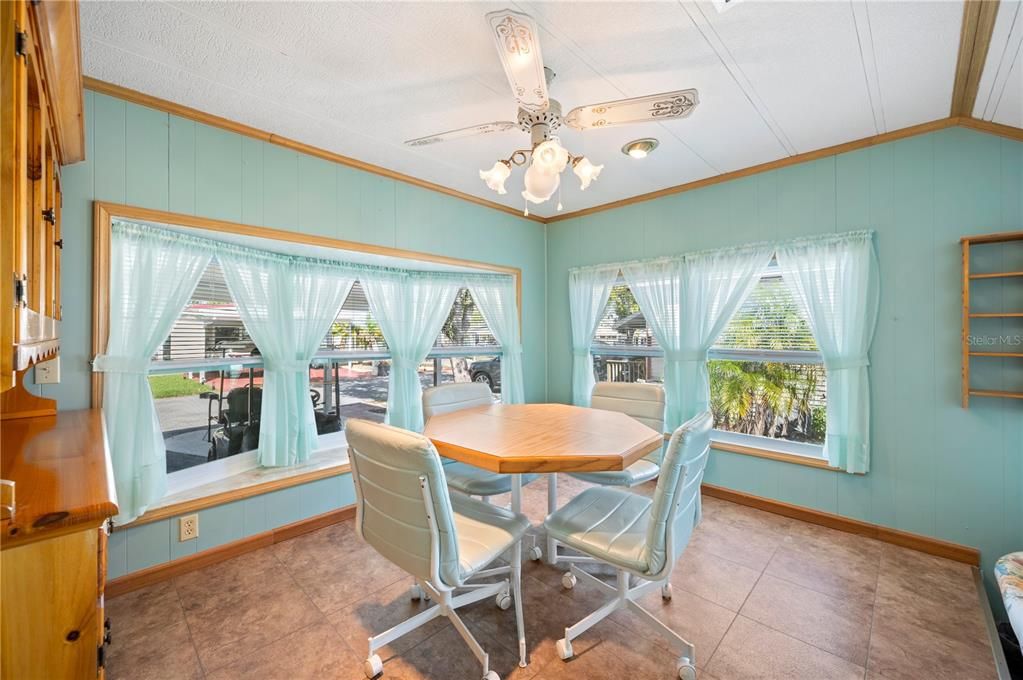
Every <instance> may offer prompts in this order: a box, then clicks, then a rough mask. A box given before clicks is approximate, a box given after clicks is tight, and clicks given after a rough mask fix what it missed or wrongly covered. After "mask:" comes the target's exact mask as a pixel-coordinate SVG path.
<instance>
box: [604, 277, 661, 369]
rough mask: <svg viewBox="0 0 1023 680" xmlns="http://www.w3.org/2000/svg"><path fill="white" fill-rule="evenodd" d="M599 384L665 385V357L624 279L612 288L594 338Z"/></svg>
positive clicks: (619, 279) (620, 279) (619, 280)
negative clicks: (638, 383) (637, 383)
mask: <svg viewBox="0 0 1023 680" xmlns="http://www.w3.org/2000/svg"><path fill="white" fill-rule="evenodd" d="M593 371H594V378H595V379H596V380H597V382H663V380H664V355H663V352H662V351H661V348H660V346H659V345H658V344H657V339H656V338H654V334H653V332H651V330H650V328H649V326H647V323H646V318H645V317H644V316H643V312H641V311H640V309H639V303H638V302H636V298H635V297H634V296H633V294H632V291H631V290H630V289H629V286H628V284H626V283H625V280H624V279H623V278H621V277H620V276H619V278H618V281H617V282H616V283H615V285H614V287H613V288H612V289H611V295H610V296H609V297H608V301H607V307H605V309H604V315H603V316H602V317H601V319H600V323H598V324H597V332H596V334H595V335H594V338H593Z"/></svg>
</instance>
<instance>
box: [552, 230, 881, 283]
mask: <svg viewBox="0 0 1023 680" xmlns="http://www.w3.org/2000/svg"><path fill="white" fill-rule="evenodd" d="M873 237H874V230H873V229H859V230H855V231H845V232H840V233H837V234H815V235H813V236H799V237H796V238H792V239H785V240H780V241H757V242H754V243H744V244H740V245H737V246H725V247H722V248H708V249H705V250H693V251H689V252H686V253H679V254H677V255H663V256H661V257H652V258H646V259H640V260H626V261H624V262H607V263H601V264H589V265H581V266H578V267H570V268H569V270H568V273H569V274H573V273H576V272H592V271H611V270H618V271H621V270H622V269H623V268H624V267H628V266H633V265H643V264H663V263H667V262H684V261H685V260H687V259H692V258H697V257H712V256H716V255H727V254H732V253H741V252H746V251H749V250H757V249H761V248H774V249H778V248H782V247H786V246H794V245H800V244H803V243H837V242H840V241H847V240H852V239H857V238H867V239H873Z"/></svg>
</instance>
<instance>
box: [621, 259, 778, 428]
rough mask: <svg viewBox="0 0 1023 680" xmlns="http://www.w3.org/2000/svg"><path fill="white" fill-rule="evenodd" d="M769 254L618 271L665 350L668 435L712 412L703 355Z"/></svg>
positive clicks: (636, 266)
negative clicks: (683, 424) (621, 272)
mask: <svg viewBox="0 0 1023 680" xmlns="http://www.w3.org/2000/svg"><path fill="white" fill-rule="evenodd" d="M772 253H773V250H772V248H770V247H769V246H751V247H743V248H734V249H728V250H721V251H708V252H705V253H693V254H689V255H686V256H685V257H684V258H681V259H671V260H661V261H653V262H646V263H636V264H628V265H625V266H624V267H623V268H622V271H623V273H624V275H625V280H626V281H627V282H628V284H629V288H630V289H631V290H632V293H633V295H635V297H636V302H638V303H639V307H640V309H641V310H643V315H644V317H645V318H646V320H647V323H648V324H649V325H650V330H651V331H652V332H653V334H654V337H656V338H657V342H658V343H660V345H661V347H662V348H663V349H664V394H665V401H666V404H665V413H664V427H665V429H666V430H667V431H668V432H671V431H673V430H674V429H675V428H677V427H678V426H679V425H681V424H682V423H684V422H686V421H687V420H689V419H690V418H692V417H693V416H696V415H698V414H699V413H701V412H703V411H706V410H707V409H709V408H710V377H709V374H708V373H707V351H708V350H710V347H711V345H713V344H714V341H715V340H717V337H718V336H719V335H720V334H721V331H723V330H724V328H725V326H726V325H727V324H728V321H729V320H730V319H731V318H732V315H733V314H734V313H735V310H736V309H738V308H739V306H741V305H742V303H743V301H744V300H745V299H746V296H747V295H749V293H750V291H751V290H753V286H754V285H756V282H757V280H758V278H759V277H760V274H761V273H762V272H763V270H764V268H765V267H766V266H767V263H768V262H770V260H771V255H772Z"/></svg>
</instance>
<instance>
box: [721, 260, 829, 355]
mask: <svg viewBox="0 0 1023 680" xmlns="http://www.w3.org/2000/svg"><path fill="white" fill-rule="evenodd" d="M714 348H715V349H752V350H764V351H806V352H816V351H818V348H817V342H816V341H815V340H814V338H813V333H812V332H811V331H810V326H809V324H807V322H806V317H805V315H804V314H803V312H802V310H801V309H800V307H799V305H798V304H797V303H796V299H795V297H794V295H793V292H792V289H791V287H790V286H789V284H788V283H787V282H786V281H785V280H784V279H783V278H782V277H781V275H779V274H777V273H775V272H769V273H768V274H766V275H764V276H763V277H762V278H761V279H760V281H759V282H758V283H757V285H756V287H755V288H754V289H753V292H752V293H750V296H749V297H748V298H747V299H746V302H744V303H743V305H742V307H740V308H739V310H738V311H737V312H736V313H735V316H733V317H732V319H731V321H729V323H728V326H726V327H725V330H724V332H723V333H721V335H720V337H718V340H717V342H715V343H714Z"/></svg>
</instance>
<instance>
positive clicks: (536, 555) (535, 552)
mask: <svg viewBox="0 0 1023 680" xmlns="http://www.w3.org/2000/svg"><path fill="white" fill-rule="evenodd" d="M527 555H529V559H531V560H532V561H534V562H536V561H537V560H538V559H540V558H541V557H543V550H541V549H540V546H538V545H534V546H533V547H532V548H530V549H529V552H528V553H527Z"/></svg>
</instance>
